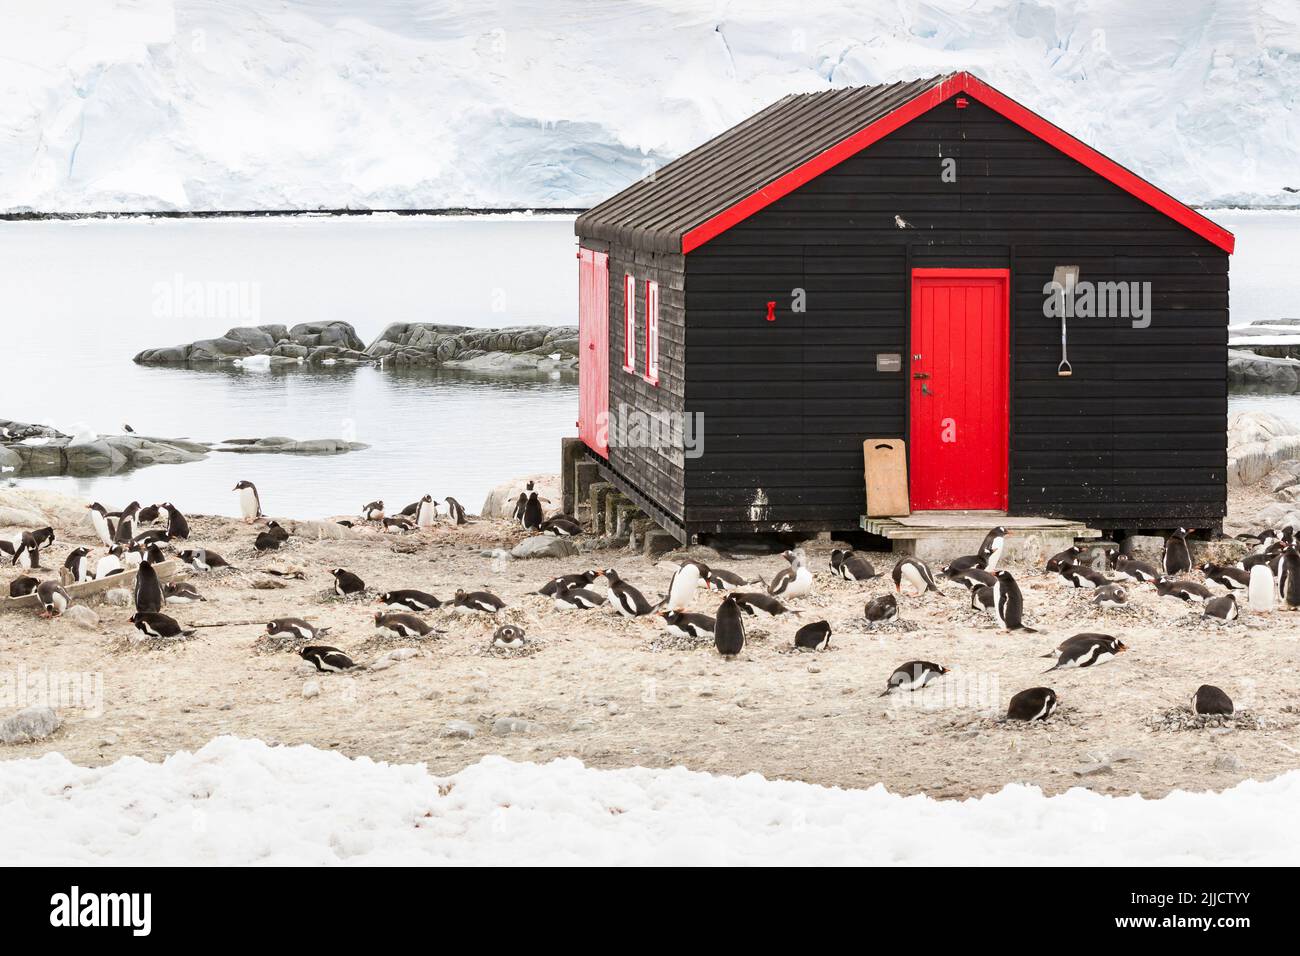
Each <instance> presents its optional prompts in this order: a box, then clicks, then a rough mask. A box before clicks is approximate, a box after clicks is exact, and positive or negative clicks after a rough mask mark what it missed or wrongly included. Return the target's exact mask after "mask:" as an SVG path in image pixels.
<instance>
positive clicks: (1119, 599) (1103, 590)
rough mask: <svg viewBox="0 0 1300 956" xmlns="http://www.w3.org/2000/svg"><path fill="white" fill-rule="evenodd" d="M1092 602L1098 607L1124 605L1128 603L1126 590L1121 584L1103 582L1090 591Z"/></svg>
mask: <svg viewBox="0 0 1300 956" xmlns="http://www.w3.org/2000/svg"><path fill="white" fill-rule="evenodd" d="M1092 603H1093V604H1095V605H1097V607H1100V608H1116V607H1124V606H1125V605H1126V604H1128V591H1127V590H1125V588H1124V585H1122V584H1103V585H1102V586H1101V587H1099V588H1097V589H1096V590H1095V591H1093V592H1092Z"/></svg>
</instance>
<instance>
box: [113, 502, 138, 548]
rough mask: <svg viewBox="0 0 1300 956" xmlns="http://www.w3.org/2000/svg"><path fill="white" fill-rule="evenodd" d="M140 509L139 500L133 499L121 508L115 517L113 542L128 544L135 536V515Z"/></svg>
mask: <svg viewBox="0 0 1300 956" xmlns="http://www.w3.org/2000/svg"><path fill="white" fill-rule="evenodd" d="M139 511H140V502H138V501H133V502H131V503H130V504H129V505H127V506H126V508H125V509H123V511H122V514H121V516H120V517H119V518H118V519H117V528H116V529H115V530H114V531H113V543H114V544H130V543H131V539H132V538H134V537H135V524H136V522H135V516H136V514H137V513H138V512H139Z"/></svg>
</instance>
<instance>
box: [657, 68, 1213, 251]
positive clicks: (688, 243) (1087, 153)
mask: <svg viewBox="0 0 1300 956" xmlns="http://www.w3.org/2000/svg"><path fill="white" fill-rule="evenodd" d="M956 93H968V94H970V95H971V96H973V97H975V98H976V99H977V100H979V101H980V102H981V103H983V104H984V105H985V106H987V107H989V108H990V109H992V110H994V111H996V112H997V113H999V114H1001V115H1002V116H1004V117H1006V118H1007V119H1009V120H1010V121H1011V122H1013V123H1015V124H1016V125H1017V126H1019V127H1021V128H1022V129H1025V130H1027V131H1029V132H1030V133H1032V134H1033V135H1035V136H1037V137H1038V138H1039V139H1041V140H1042V141H1043V142H1045V143H1047V144H1048V145H1049V146H1052V147H1055V148H1056V149H1058V150H1060V151H1061V152H1063V153H1065V155H1067V156H1069V157H1070V158H1071V159H1073V160H1075V161H1077V162H1079V163H1082V164H1083V165H1084V166H1086V167H1087V168H1088V169H1091V170H1092V171H1093V172H1094V173H1096V174H1097V175H1099V176H1102V177H1103V178H1105V179H1107V180H1109V181H1110V182H1112V183H1114V184H1115V185H1116V186H1118V187H1119V188H1120V189H1123V190H1124V191H1125V192H1127V193H1129V194H1130V195H1132V196H1135V197H1137V198H1138V199H1140V200H1142V202H1144V203H1146V204H1147V205H1148V206H1151V207H1152V208H1153V209H1155V210H1156V211H1158V212H1161V213H1163V214H1164V215H1166V216H1168V217H1169V218H1170V219H1172V220H1174V222H1176V223H1178V224H1179V225H1181V226H1184V227H1186V228H1188V229H1190V230H1191V231H1192V232H1194V233H1196V234H1197V235H1198V236H1200V237H1201V238H1203V239H1205V240H1206V241H1208V242H1211V243H1213V244H1214V245H1216V246H1218V247H1219V248H1220V249H1222V250H1223V251H1224V252H1227V253H1229V254H1231V253H1232V251H1233V249H1234V247H1235V246H1236V239H1235V238H1234V237H1233V235H1232V233H1230V232H1228V230H1226V229H1224V228H1223V227H1222V226H1220V225H1218V224H1216V223H1214V222H1211V221H1210V220H1209V219H1207V218H1205V217H1204V216H1202V215H1201V214H1200V213H1199V212H1197V211H1196V210H1195V209H1192V208H1191V207H1190V206H1187V205H1184V204H1183V203H1181V202H1179V201H1178V200H1177V199H1175V198H1174V197H1173V196H1170V195H1169V194H1168V193H1166V192H1164V191H1163V190H1161V189H1157V188H1156V187H1155V186H1153V185H1151V184H1150V183H1149V182H1147V181H1146V180H1145V179H1143V178H1142V177H1140V176H1138V175H1137V174H1136V173H1132V172H1130V171H1129V170H1127V169H1125V168H1124V167H1123V166H1121V165H1120V164H1119V163H1117V162H1115V161H1114V160H1113V159H1108V158H1107V157H1105V156H1103V155H1102V154H1101V153H1099V152H1097V151H1096V150H1095V149H1093V148H1092V147H1091V146H1088V145H1086V144H1084V143H1082V142H1080V141H1079V140H1077V139H1075V138H1074V137H1073V136H1071V135H1070V134H1069V133H1067V132H1066V131H1065V130H1063V129H1061V128H1060V127H1058V126H1054V125H1052V124H1051V123H1049V122H1048V121H1047V120H1045V119H1043V118H1042V117H1041V116H1039V115H1038V114H1037V113H1034V112H1032V111H1030V110H1028V109H1026V108H1025V107H1023V106H1021V105H1020V104H1019V103H1017V102H1016V101H1015V100H1013V99H1011V98H1010V97H1008V96H1004V95H1003V94H1002V93H999V92H998V91H997V90H995V89H994V88H993V87H991V86H989V85H988V84H987V83H984V82H983V81H981V80H979V79H976V78H975V77H974V76H972V75H971V74H969V73H958V74H957V75H956V76H954V77H952V78H950V79H946V80H943V81H942V82H940V83H939V84H937V85H936V86H934V87H932V88H931V89H929V90H927V91H926V92H924V93H922V94H920V95H919V96H917V97H916V98H915V99H913V100H910V101H909V102H907V103H905V104H904V105H903V106H900V107H899V108H898V109H896V110H894V111H893V112H892V113H890V114H888V115H887V116H884V117H881V118H880V119H878V120H876V121H875V122H874V123H871V124H870V125H869V126H866V127H864V128H863V129H861V130H859V131H858V132H856V133H854V134H853V135H852V136H850V137H848V138H847V139H844V140H841V141H840V142H838V143H836V144H835V145H834V146H832V147H831V148H830V149H828V150H826V151H825V152H824V153H821V154H819V155H817V156H814V157H813V158H812V159H810V160H808V161H807V162H806V163H804V164H803V165H802V166H799V167H798V168H796V169H792V170H791V171H790V172H788V173H786V174H785V175H784V176H782V177H780V178H779V179H777V180H776V181H774V182H772V183H770V184H769V185H767V186H764V187H763V188H762V189H760V190H759V191H758V192H756V193H754V194H753V195H751V196H748V197H746V198H745V199H742V200H741V201H740V202H738V203H736V204H735V205H733V206H730V207H729V208H727V209H724V210H723V211H722V212H720V213H718V214H717V215H716V216H714V217H713V218H711V219H709V220H708V221H707V222H705V223H703V224H702V225H699V226H696V227H695V228H694V229H692V230H690V231H689V232H687V233H686V235H685V236H683V237H682V252H683V253H688V252H690V251H691V250H693V249H698V248H699V247H700V246H702V245H704V244H705V243H706V242H708V241H709V240H710V239H713V238H715V237H716V236H719V235H721V234H722V233H724V232H726V231H727V230H728V229H730V228H731V227H732V226H734V225H736V223H738V222H741V221H743V220H745V219H748V218H749V217H750V216H752V215H753V214H754V213H756V212H758V211H759V210H760V209H763V208H764V207H766V206H769V205H771V204H772V203H774V202H776V201H777V200H778V199H780V198H781V197H782V196H786V195H788V194H789V193H792V192H794V190H796V189H798V188H799V187H800V186H802V185H803V184H804V183H807V182H809V181H810V180H812V179H815V178H816V177H818V176H820V175H821V174H822V173H824V172H826V170H828V169H830V168H831V167H833V166H836V165H838V164H839V163H842V162H844V160H846V159H848V158H849V157H850V156H853V155H855V154H856V153H859V152H861V151H862V150H864V149H866V148H867V147H868V146H870V145H871V144H872V143H874V142H876V141H877V140H880V139H883V138H884V137H885V136H888V135H889V134H890V133H892V132H894V130H896V129H898V128H899V127H901V126H904V125H905V124H907V123H910V122H911V121H912V120H914V119H916V118H917V117H918V116H921V115H922V114H923V113H927V112H929V111H930V110H932V109H934V108H935V107H936V106H938V105H939V104H940V103H942V102H944V101H945V100H947V99H948V98H949V97H951V96H953V95H954V94H956Z"/></svg>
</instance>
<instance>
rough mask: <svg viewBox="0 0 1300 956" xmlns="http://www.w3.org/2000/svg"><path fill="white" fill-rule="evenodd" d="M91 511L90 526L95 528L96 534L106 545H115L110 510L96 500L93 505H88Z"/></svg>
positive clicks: (108, 546) (107, 546)
mask: <svg viewBox="0 0 1300 956" xmlns="http://www.w3.org/2000/svg"><path fill="white" fill-rule="evenodd" d="M86 508H87V509H88V510H89V511H90V526H91V527H92V528H94V529H95V534H97V535H98V536H99V540H100V541H101V542H103V544H104V547H106V548H111V547H112V546H113V528H112V526H111V525H110V524H109V523H108V510H107V509H106V508H105V507H104V506H103V505H101V504H100V503H99V502H98V501H96V502H95V503H94V504H93V505H86Z"/></svg>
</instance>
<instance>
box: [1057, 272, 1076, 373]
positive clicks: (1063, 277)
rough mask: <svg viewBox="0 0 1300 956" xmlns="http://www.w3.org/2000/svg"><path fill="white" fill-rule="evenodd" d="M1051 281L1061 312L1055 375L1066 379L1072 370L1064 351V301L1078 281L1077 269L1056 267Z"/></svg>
mask: <svg viewBox="0 0 1300 956" xmlns="http://www.w3.org/2000/svg"><path fill="white" fill-rule="evenodd" d="M1052 281H1053V282H1055V283H1056V285H1057V288H1059V289H1060V290H1061V291H1060V292H1058V293H1057V296H1058V299H1057V301H1058V303H1059V305H1060V310H1061V364H1060V365H1058V366H1056V374H1057V375H1059V376H1061V377H1062V378H1068V377H1069V376H1071V375H1073V374H1074V369H1072V368H1070V360H1069V358H1068V357H1067V355H1066V350H1065V301H1066V296H1067V295H1070V294H1073V292H1074V286H1075V283H1077V282H1078V281H1079V267H1078V266H1057V267H1056V268H1055V269H1054V270H1052Z"/></svg>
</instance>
